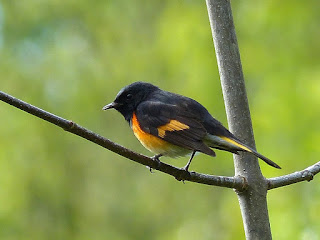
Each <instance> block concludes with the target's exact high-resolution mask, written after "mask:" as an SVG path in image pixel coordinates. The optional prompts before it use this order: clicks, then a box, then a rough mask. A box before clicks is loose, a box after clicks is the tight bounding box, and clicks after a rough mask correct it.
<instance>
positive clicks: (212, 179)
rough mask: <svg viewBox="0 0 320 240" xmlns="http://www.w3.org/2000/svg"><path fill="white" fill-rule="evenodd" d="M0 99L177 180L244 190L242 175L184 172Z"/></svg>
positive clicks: (28, 107) (17, 102)
mask: <svg viewBox="0 0 320 240" xmlns="http://www.w3.org/2000/svg"><path fill="white" fill-rule="evenodd" d="M0 100H1V101H3V102H6V103H8V104H10V105H12V106H14V107H16V108H19V109H21V110H23V111H25V112H28V113H30V114H32V115H34V116H36V117H38V118H41V119H43V120H45V121H47V122H50V123H53V124H55V125H57V126H59V127H61V128H63V129H64V130H66V131H68V132H71V133H73V134H76V135H78V136H80V137H82V138H85V139H87V140H89V141H91V142H94V143H96V144H98V145H100V146H102V147H104V148H107V149H109V150H110V151H112V152H114V153H117V154H119V155H121V156H123V157H125V158H128V159H130V160H132V161H135V162H137V163H140V164H142V165H145V166H149V167H150V168H152V169H157V170H159V171H161V172H164V173H167V174H169V175H171V176H174V177H175V178H176V179H177V180H185V181H190V182H197V183H201V184H207V185H214V186H219V187H227V188H234V189H236V190H238V191H244V190H245V189H246V188H247V182H246V180H245V179H244V178H243V177H240V176H235V177H225V176H213V175H207V174H202V173H196V172H186V171H184V170H182V169H180V168H176V167H174V166H171V165H169V164H166V163H163V162H160V163H158V162H157V161H154V160H153V159H152V158H150V157H147V156H144V155H142V154H139V153H136V152H133V151H131V150H129V149H127V148H125V147H123V146H121V145H119V144H117V143H114V142H112V141H110V140H109V139H107V138H104V137H102V136H100V135H98V134H96V133H94V132H92V131H90V130H88V129H86V128H84V127H82V126H80V125H78V124H76V123H74V122H73V121H70V120H66V119H64V118H61V117H59V116H56V115H54V114H52V113H49V112H46V111H44V110H42V109H40V108H38V107H35V106H33V105H31V104H29V103H26V102H24V101H21V100H19V99H17V98H15V97H12V96H10V95H8V94H6V93H4V92H1V91H0Z"/></svg>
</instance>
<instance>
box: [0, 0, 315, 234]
mask: <svg viewBox="0 0 320 240" xmlns="http://www.w3.org/2000/svg"><path fill="white" fill-rule="evenodd" d="M232 4H233V5H232V7H233V15H234V21H235V25H236V31H237V36H238V42H239V47H240V52H241V58H242V65H243V70H244V75H245V79H246V87H247V91H248V98H249V103H250V110H251V114H252V121H253V127H254V132H255V138H256V144H257V148H258V150H259V151H260V152H261V153H262V154H265V155H266V156H268V157H269V158H270V159H272V160H273V161H275V162H277V163H278V164H279V165H281V166H282V168H283V169H282V170H277V169H274V168H271V167H269V166H268V165H266V164H265V163H263V162H261V169H262V172H263V174H264V175H265V176H266V177H274V176H280V175H283V174H289V173H291V172H294V171H297V170H301V169H304V168H305V167H307V166H309V165H312V164H314V163H316V162H317V161H319V160H320V158H319V156H320V148H319V142H320V124H319V119H320V104H319V103H320V57H319V56H320V44H319V43H320V30H319V24H320V14H319V12H320V2H319V0H310V1H301V0H291V1H289V0H284V1H271V0H270V1H261V0H249V1H233V2H232ZM0 56H1V57H0V76H1V78H0V88H1V90H2V91H4V92H7V93H9V94H12V95H13V96H15V97H17V98H20V99H22V100H25V101H27V102H29V103H31V104H34V105H36V106H38V107H40V108H43V109H45V110H47V111H49V112H52V113H54V114H57V115H59V116H61V117H63V118H66V119H71V120H73V121H75V122H76V123H78V124H80V125H82V126H84V127H87V128H89V129H91V130H93V131H95V132H97V133H99V134H101V135H103V136H105V137H107V138H109V139H111V140H113V141H115V142H117V143H119V144H122V145H124V146H126V147H128V148H130V149H133V150H135V151H137V152H140V153H144V154H147V155H149V156H151V155H152V154H151V153H149V152H148V151H147V150H145V149H144V148H143V147H142V146H141V145H140V143H139V142H138V140H136V139H135V137H134V136H133V134H132V131H131V130H130V128H129V126H128V124H127V123H126V122H125V121H124V119H123V117H122V116H121V115H120V114H119V113H117V112H116V111H108V112H103V111H102V110H101V108H102V107H103V106H104V105H105V104H107V103H109V102H111V101H112V100H113V99H114V97H115V95H116V94H117V92H118V91H119V89H120V88H122V87H123V86H125V85H127V84H130V83H132V82H134V81H137V80H142V81H148V82H151V83H153V84H156V85H158V86H160V87H161V88H162V89H165V90H169V91H173V92H176V93H179V94H183V95H187V96H189V97H192V98H194V99H196V100H198V101H199V102H201V103H202V104H203V105H204V106H206V107H207V108H208V110H209V111H210V112H211V113H212V114H213V115H214V116H215V117H216V118H217V119H219V120H220V121H222V122H223V123H224V124H225V125H227V123H226V117H225V110H224V103H223V97H222V92H221V86H220V81H219V75H218V69H217V63H216V58H215V53H214V48H213V43H212V37H211V30H210V26H209V21H208V15H207V10H206V5H205V2H204V1H196V0H193V1H191V0H185V1H180V0H179V1H176V0H170V1H169V0H168V1H160V0H157V1H155V0H154V1H142V0H136V1H123V0H113V1H107V0H104V1H103V0H95V1H89V0H66V1H60V0H46V1H41V0H28V1H16V0H6V1H1V2H0ZM0 132H1V138H0V238H1V239H8V240H9V239H39V240H40V239H80V240H82V239H90V240H91V239H93V240H95V239H97V240H98V239H115V240H118V239H119V240H126V239H156V240H157V239H159V240H160V239H161V240H166V239H168V240H180V239H183V240H188V239H221V240H225V239H244V230H243V226H242V219H241V214H240V210H239V204H238V201H237V197H236V194H235V193H234V192H233V191H232V190H230V189H225V188H219V187H210V186H205V185H199V184H196V183H189V182H186V184H183V183H181V182H178V181H176V180H175V179H174V178H172V177H171V176H168V175H165V174H163V173H160V172H155V173H154V174H150V172H149V170H148V169H147V168H146V167H144V166H142V165H139V164H136V163H133V162H131V161H129V160H127V159H124V158H123V157H120V156H118V155H116V154H114V153H112V152H109V151H108V150H106V149H103V148H101V147H99V146H97V145H95V144H92V143H91V142H88V141H85V140H83V139H81V138H79V137H77V136H75V135H71V134H69V133H67V132H64V131H63V130H61V129H60V128H57V127H56V126H54V125H52V124H49V123H47V122H44V121H42V120H40V119H38V118H35V117H33V116H31V115H29V114H26V113H24V112H22V111H20V110H17V109H15V108H13V107H11V106H9V105H7V104H5V103H0ZM162 160H163V161H165V162H168V163H171V164H173V165H175V166H184V165H185V163H186V162H187V158H181V159H169V158H163V159H162ZM191 170H194V171H198V172H203V173H208V174H215V175H227V176H233V174H234V167H233V161H232V155H231V154H229V153H224V152H221V151H218V152H217V157H216V158H211V157H207V156H204V155H202V154H199V155H197V156H196V158H195V160H194V161H193V163H192V165H191ZM319 179H320V178H319V176H317V177H316V178H315V179H314V180H313V181H312V182H310V183H307V182H304V183H299V184H295V185H292V186H289V187H284V188H281V189H276V190H272V191H270V192H269V194H268V203H269V213H270V221H271V228H272V233H273V237H274V239H283V240H285V239H303V240H304V239H306V240H315V239H320V188H319V183H320V180H319Z"/></svg>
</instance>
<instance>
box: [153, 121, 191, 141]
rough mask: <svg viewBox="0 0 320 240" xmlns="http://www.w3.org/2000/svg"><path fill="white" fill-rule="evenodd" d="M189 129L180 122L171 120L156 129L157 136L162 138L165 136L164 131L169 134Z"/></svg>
mask: <svg viewBox="0 0 320 240" xmlns="http://www.w3.org/2000/svg"><path fill="white" fill-rule="evenodd" d="M189 128H190V127H189V126H188V125H186V124H184V123H182V122H179V121H177V120H171V121H170V122H169V123H167V124H165V125H162V126H160V127H158V134H159V137H162V138H164V136H165V135H166V131H169V132H172V131H181V130H185V129H189Z"/></svg>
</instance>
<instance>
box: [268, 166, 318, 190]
mask: <svg viewBox="0 0 320 240" xmlns="http://www.w3.org/2000/svg"><path fill="white" fill-rule="evenodd" d="M319 172H320V162H317V163H316V164H314V165H312V166H310V167H307V168H306V169H304V170H302V171H298V172H294V173H291V174H288V175H284V176H280V177H275V178H269V179H267V181H268V189H269V190H270V189H274V188H278V187H283V186H287V185H290V184H294V183H298V182H302V181H308V182H310V181H311V180H313V177H314V176H315V175H316V174H317V173H319Z"/></svg>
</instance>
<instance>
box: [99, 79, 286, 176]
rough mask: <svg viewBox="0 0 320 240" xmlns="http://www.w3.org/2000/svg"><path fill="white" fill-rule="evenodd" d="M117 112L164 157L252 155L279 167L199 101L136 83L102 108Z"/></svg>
mask: <svg viewBox="0 0 320 240" xmlns="http://www.w3.org/2000/svg"><path fill="white" fill-rule="evenodd" d="M111 108H114V109H116V110H117V111H119V112H120V113H121V114H122V115H123V116H124V118H125V119H126V120H127V121H128V122H129V124H130V126H131V128H132V130H133V133H134V135H135V136H136V137H137V138H138V139H139V141H140V142H141V143H142V145H143V146H144V147H145V148H147V149H148V150H150V151H151V152H153V153H155V154H156V155H155V156H154V159H155V160H157V161H160V160H159V157H161V156H169V157H179V156H184V155H187V154H190V153H191V157H190V159H189V161H188V163H187V165H186V166H185V167H184V169H185V170H186V171H188V168H189V166H190V163H191V161H192V158H193V157H194V154H195V153H196V152H202V153H205V154H207V155H210V156H212V157H214V156H216V154H215V152H214V151H213V150H212V149H211V148H216V149H220V150H225V151H228V152H232V153H235V154H238V152H239V151H243V152H249V153H252V154H253V155H255V156H256V157H258V158H260V159H262V160H263V161H265V162H266V163H267V164H269V165H270V166H272V167H275V168H280V166H279V165H277V164H276V163H274V162H273V161H271V160H270V159H268V158H266V157H265V156H263V155H261V154H260V153H258V152H257V151H255V150H254V149H253V148H251V147H249V146H247V145H245V144H244V143H242V142H241V141H240V140H239V139H238V138H236V137H235V136H234V135H233V134H232V133H231V132H229V131H228V130H227V129H226V128H225V127H224V126H223V125H222V124H221V123H220V122H219V121H218V120H216V119H215V118H213V117H212V116H211V115H210V113H209V112H208V110H207V109H206V108H205V107H204V106H202V105H201V104H200V103H198V102H197V101H195V100H193V99H191V98H188V97H185V96H181V95H178V94H175V93H171V92H167V91H163V90H161V89H160V88H158V87H157V86H154V85H152V84H150V83H145V82H135V83H132V84H130V85H128V86H126V87H124V88H122V89H121V90H120V92H119V93H118V94H117V96H116V99H115V100H114V101H113V102H112V103H110V104H108V105H106V106H104V107H103V110H107V109H111Z"/></svg>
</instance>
